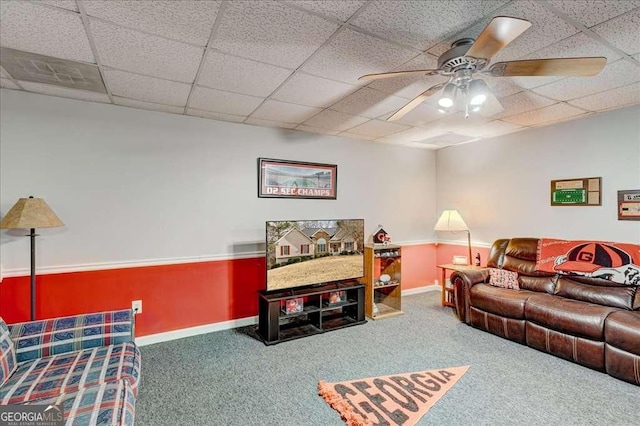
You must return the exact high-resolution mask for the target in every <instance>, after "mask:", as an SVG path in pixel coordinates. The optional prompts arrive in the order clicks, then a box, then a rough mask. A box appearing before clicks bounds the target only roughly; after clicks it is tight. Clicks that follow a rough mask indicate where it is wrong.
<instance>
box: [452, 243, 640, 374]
mask: <svg viewBox="0 0 640 426" xmlns="http://www.w3.org/2000/svg"><path fill="white" fill-rule="evenodd" d="M537 246H538V239H536V238H512V239H501V240H497V241H495V242H494V243H493V245H492V247H491V251H490V253H489V258H488V261H487V268H484V269H477V270H467V271H461V272H454V273H453V274H452V275H451V282H452V284H453V285H454V291H455V300H456V310H457V313H458V317H459V318H460V320H461V321H463V322H465V323H467V324H469V325H471V326H473V327H476V328H479V329H482V330H485V331H488V332H491V333H493V334H496V335H498V336H501V337H504V338H507V339H510V340H513V341H516V342H518V343H521V344H524V345H527V346H530V347H533V348H535V349H538V350H541V351H544V352H547V353H550V354H553V355H556V356H559V357H561V358H564V359H567V360H570V361H573V362H576V363H578V364H581V365H584V366H586V367H589V368H592V369H594V370H598V371H602V372H606V373H608V374H609V375H611V376H613V377H616V378H618V379H622V380H625V381H627V382H629V383H632V384H635V385H639V386H640V286H639V285H621V284H617V283H613V282H611V281H609V280H606V279H601V278H587V277H584V276H579V275H571V274H562V275H559V274H552V273H546V272H540V271H536V256H537ZM488 268H499V269H506V270H509V271H513V272H517V273H518V282H519V286H520V289H519V290H512V289H505V288H500V287H494V286H492V285H489V269H488Z"/></svg>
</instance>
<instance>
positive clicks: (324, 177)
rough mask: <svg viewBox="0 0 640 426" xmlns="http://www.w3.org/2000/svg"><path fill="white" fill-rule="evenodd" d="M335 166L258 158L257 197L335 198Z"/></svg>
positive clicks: (336, 169) (336, 177) (336, 170)
mask: <svg viewBox="0 0 640 426" xmlns="http://www.w3.org/2000/svg"><path fill="white" fill-rule="evenodd" d="M337 182H338V166H336V165H334V164H320V163H305V162H300V161H288V160H274V159H271V158H258V197H261V198H318V199H327V200H335V199H336V198H337Z"/></svg>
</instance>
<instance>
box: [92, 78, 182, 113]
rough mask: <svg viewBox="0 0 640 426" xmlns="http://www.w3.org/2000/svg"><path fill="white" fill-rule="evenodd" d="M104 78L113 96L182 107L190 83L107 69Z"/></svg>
mask: <svg viewBox="0 0 640 426" xmlns="http://www.w3.org/2000/svg"><path fill="white" fill-rule="evenodd" d="M103 75H104V78H105V80H106V81H107V85H108V86H109V89H110V90H111V93H112V94H113V95H115V96H120V97H124V98H130V99H135V100H138V101H146V102H154V103H157V104H165V105H174V106H182V107H184V106H185V105H186V104H187V98H188V97H189V92H190V91H191V85H190V84H185V83H176V82H174V81H168V80H162V79H159V78H154V77H147V76H144V75H138V74H131V73H128V72H124V71H117V70H112V69H107V70H105V71H104V74H103Z"/></svg>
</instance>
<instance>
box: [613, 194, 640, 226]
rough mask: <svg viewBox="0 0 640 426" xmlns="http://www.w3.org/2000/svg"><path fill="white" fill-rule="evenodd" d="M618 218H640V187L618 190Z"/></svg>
mask: <svg viewBox="0 0 640 426" xmlns="http://www.w3.org/2000/svg"><path fill="white" fill-rule="evenodd" d="M618 220H640V189H634V190H630V191H618Z"/></svg>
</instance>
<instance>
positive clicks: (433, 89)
mask: <svg viewBox="0 0 640 426" xmlns="http://www.w3.org/2000/svg"><path fill="white" fill-rule="evenodd" d="M444 85H445V83H440V84H436V85H435V86H431V87H429V88H428V89H427V90H425V91H424V92H422V93H420V94H419V95H418V96H416V97H415V98H413V99H412V100H411V102H409V103H408V104H406V105H405V106H403V107H402V108H400V109H399V110H398V111H396V112H395V114H393V115H392V116H391V117H389V118H387V121H395V120H400V119H401V118H402V117H404V116H405V115H407V114H408V113H409V112H410V111H411V110H412V109H414V108H415V107H417V106H418V105H420V104H421V103H423V102H424V101H426V100H427V98H428V97H429V96H431V95H433V94H434V93H436V92H437V91H438V90H440V89H442V88H443V87H444Z"/></svg>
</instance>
